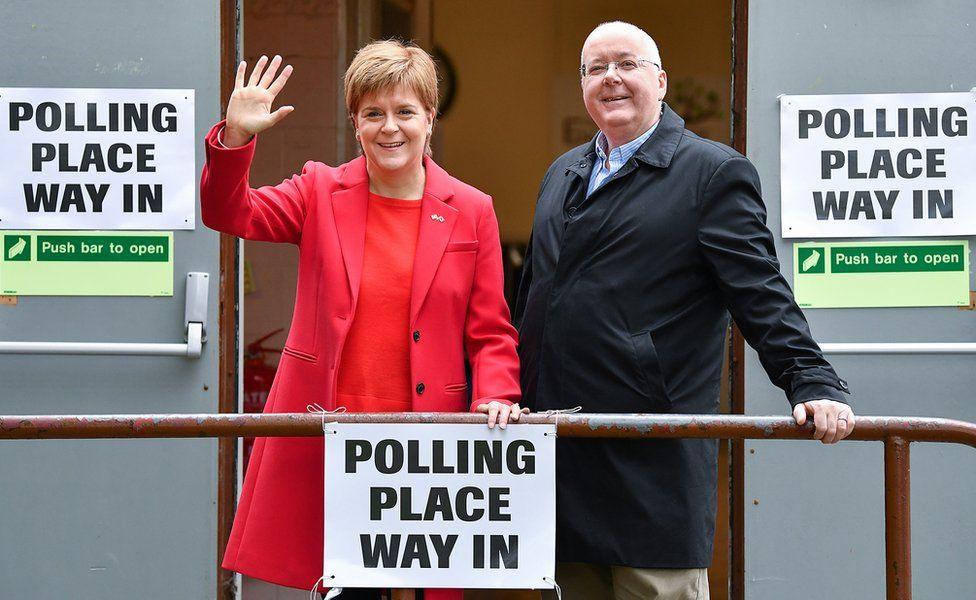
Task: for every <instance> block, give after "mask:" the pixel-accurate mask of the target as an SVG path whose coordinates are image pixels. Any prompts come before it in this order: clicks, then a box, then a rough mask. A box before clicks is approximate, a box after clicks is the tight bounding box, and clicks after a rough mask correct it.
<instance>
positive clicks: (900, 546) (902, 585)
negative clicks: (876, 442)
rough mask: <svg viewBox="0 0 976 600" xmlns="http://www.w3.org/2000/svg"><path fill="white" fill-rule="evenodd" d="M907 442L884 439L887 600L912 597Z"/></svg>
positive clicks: (897, 439) (896, 439)
mask: <svg viewBox="0 0 976 600" xmlns="http://www.w3.org/2000/svg"><path fill="white" fill-rule="evenodd" d="M909 443H910V442H909V441H908V440H906V439H905V438H903V437H898V436H892V437H889V438H886V439H885V441H884V472H885V478H884V481H885V562H886V563H887V564H886V572H887V578H888V594H887V599H888V600H911V598H912V526H911V525H912V510H911V476H910V470H911V461H910V456H909V447H908V445H909Z"/></svg>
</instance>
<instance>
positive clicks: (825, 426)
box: [793, 400, 854, 444]
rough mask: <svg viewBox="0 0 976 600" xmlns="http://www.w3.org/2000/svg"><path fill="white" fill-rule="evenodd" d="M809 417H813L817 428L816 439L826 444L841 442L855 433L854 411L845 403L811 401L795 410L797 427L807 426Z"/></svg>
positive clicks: (798, 405) (799, 405)
mask: <svg viewBox="0 0 976 600" xmlns="http://www.w3.org/2000/svg"><path fill="white" fill-rule="evenodd" d="M807 417H813V424H814V426H815V427H816V431H815V432H814V434H813V437H814V439H817V440H820V441H821V442H823V443H825V444H834V443H836V442H839V441H841V440H842V439H844V438H846V437H847V436H849V435H850V434H851V432H853V431H854V411H853V410H851V407H850V406H848V405H846V404H844V403H843V402H837V401H835V400H811V401H809V402H803V403H801V404H797V405H796V406H795V407H794V408H793V418H794V419H796V424H797V425H803V424H805V423H806V422H807Z"/></svg>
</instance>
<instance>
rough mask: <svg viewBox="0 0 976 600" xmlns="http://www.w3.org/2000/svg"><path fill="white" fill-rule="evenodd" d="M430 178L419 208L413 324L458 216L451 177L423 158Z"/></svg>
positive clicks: (414, 274)
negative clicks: (450, 202) (451, 203)
mask: <svg viewBox="0 0 976 600" xmlns="http://www.w3.org/2000/svg"><path fill="white" fill-rule="evenodd" d="M424 167H425V168H426V171H427V179H426V183H425V185H424V198H423V200H421V202H422V204H421V208H420V230H419V231H418V232H417V253H416V254H415V255H414V260H413V287H412V288H411V290H410V324H411V326H413V324H414V323H416V321H417V314H419V313H420V308H421V307H422V306H423V304H424V300H425V299H426V298H427V292H428V291H429V290H430V284H431V282H433V281H434V274H435V273H436V272H437V266H438V265H439V264H440V263H441V257H442V256H444V249H445V248H447V243H448V242H449V241H450V240H451V232H452V231H453V230H454V223H455V222H456V221H457V218H458V210H457V209H456V208H454V207H453V206H451V205H450V204H448V202H449V201H450V199H451V198H453V197H454V186H453V185H451V177H450V175H448V174H447V173H446V172H444V170H443V169H441V168H440V167H439V166H437V164H436V163H435V162H434V161H433V160H431V159H430V158H427V157H425V158H424Z"/></svg>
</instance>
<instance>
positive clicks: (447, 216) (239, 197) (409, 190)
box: [200, 41, 522, 600]
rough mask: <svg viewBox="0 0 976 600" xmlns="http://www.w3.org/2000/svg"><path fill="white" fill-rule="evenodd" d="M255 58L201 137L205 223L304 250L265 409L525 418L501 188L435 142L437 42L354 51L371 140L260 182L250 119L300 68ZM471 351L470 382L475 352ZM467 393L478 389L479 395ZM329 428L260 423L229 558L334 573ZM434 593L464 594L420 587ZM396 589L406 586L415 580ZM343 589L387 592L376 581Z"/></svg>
mask: <svg viewBox="0 0 976 600" xmlns="http://www.w3.org/2000/svg"><path fill="white" fill-rule="evenodd" d="M280 66H281V58H280V57H278V56H276V57H274V59H273V60H271V62H270V64H269V63H268V61H267V57H261V59H260V60H259V61H258V62H257V64H256V65H255V67H254V70H253V71H252V73H251V75H250V78H249V80H248V81H247V82H245V80H244V78H245V75H246V65H245V64H244V63H241V64H240V66H239V67H238V70H237V79H236V82H235V86H234V93H233V95H232V96H231V99H230V103H229V104H228V106H227V119H226V121H223V122H221V123H218V124H217V125H215V126H214V127H213V129H212V130H211V131H210V133H209V134H208V135H207V138H206V155H207V163H206V166H205V167H204V169H203V176H202V181H201V190H200V198H201V205H202V206H201V214H202V217H203V221H204V223H206V225H207V226H209V227H211V228H213V229H216V230H218V231H223V232H226V233H230V234H233V235H236V236H239V237H242V238H245V239H249V240H261V241H269V242H289V243H292V244H297V245H298V247H299V249H300V254H299V266H298V293H297V298H296V300H295V314H294V319H293V323H292V327H291V331H290V333H289V335H288V341H287V343H286V344H285V348H284V352H283V353H282V356H281V362H280V364H279V366H278V373H277V376H276V377H275V382H274V385H273V386H272V389H271V393H270V395H269V396H268V402H267V406H266V408H265V411H266V412H275V413H282V412H305V411H306V406H308V405H309V404H312V403H317V404H319V405H321V406H323V407H325V408H326V409H329V410H333V409H335V408H337V407H340V406H344V407H345V408H346V409H347V410H349V411H361V412H404V411H424V412H460V411H468V410H472V411H480V412H485V413H488V422H489V426H493V425H494V424H495V423H496V421H497V422H498V423H499V425H500V426H501V427H504V426H505V424H506V423H507V422H508V421H509V419H511V420H512V421H515V420H518V418H519V415H520V414H521V413H522V409H520V408H519V407H518V401H519V395H520V392H519V385H518V357H517V355H516V350H515V346H516V332H515V330H514V329H513V328H512V326H511V324H510V322H509V313H508V307H507V305H506V303H505V300H504V297H503V293H502V289H503V287H502V283H503V282H502V264H501V247H500V244H499V236H498V224H497V221H496V220H495V213H494V210H493V209H492V204H491V198H490V197H488V196H487V195H485V194H483V193H482V192H480V191H478V190H476V189H475V188H473V187H471V186H469V185H466V184H464V183H462V182H460V181H458V180H457V179H454V178H453V177H451V176H450V175H448V174H447V173H446V172H445V171H444V170H443V169H441V168H440V167H438V166H437V165H436V164H435V163H434V161H432V160H431V159H430V157H429V143H430V136H431V131H432V128H433V123H434V116H435V108H436V102H437V77H436V71H435V67H434V63H433V61H432V60H431V58H430V56H428V55H427V53H426V52H424V51H423V50H421V49H420V48H417V47H414V46H410V45H405V44H402V43H400V42H395V41H384V42H376V43H373V44H370V45H368V46H366V47H364V48H363V49H362V50H360V51H359V53H358V54H357V55H356V57H355V59H354V60H353V62H352V64H351V65H350V66H349V70H348V71H347V72H346V76H345V92H346V106H347V109H348V110H349V115H350V117H351V119H352V122H353V124H354V126H355V128H356V138H357V139H358V140H359V143H360V145H361V146H362V151H363V152H362V154H363V155H362V156H360V157H359V158H357V159H355V160H353V161H351V162H348V163H346V164H344V165H340V166H338V167H330V166H328V165H324V164H322V163H319V162H312V161H309V162H307V163H306V164H305V166H304V168H303V169H302V173H301V175H296V176H293V177H292V178H291V179H288V180H286V181H283V182H282V183H281V184H279V185H277V186H273V187H272V186H267V187H262V188H258V189H252V188H250V187H249V185H248V170H249V167H250V164H251V159H252V157H253V156H254V151H255V145H256V143H257V142H256V134H258V133H259V132H261V131H263V130H265V129H267V128H269V127H271V126H272V125H274V124H275V123H277V122H278V121H280V120H281V119H282V118H284V117H285V116H286V115H287V114H288V113H289V112H291V110H292V107H290V106H283V107H280V108H278V109H277V110H274V111H272V110H271V106H272V103H273V101H274V98H275V96H276V95H277V94H278V93H279V92H280V91H281V89H282V87H283V86H284V85H285V82H286V81H287V79H288V76H289V75H290V74H291V71H292V69H291V66H290V65H289V66H286V67H285V68H284V69H282V70H281V71H280V73H279V71H278V69H279V67H280ZM466 362H467V363H468V364H470V367H471V384H470V385H471V390H468V381H467V378H466V376H465V363H466ZM469 394H470V398H472V399H473V401H472V402H471V403H470V405H469V404H468V398H469ZM323 468H324V467H323V442H322V439H321V438H259V439H258V440H257V442H256V443H255V446H254V451H253V454H252V456H251V462H250V463H249V465H248V469H247V477H246V479H245V480H244V488H243V490H242V492H241V498H240V502H239V504H238V508H237V515H236V518H235V521H234V528H233V530H232V531H231V535H230V542H229V543H228V545H227V549H226V552H225V555H224V567H225V568H227V569H230V570H234V571H237V572H240V573H244V574H247V575H249V576H252V577H256V578H259V579H263V580H266V581H270V582H273V583H277V584H280V585H285V586H290V587H296V588H302V589H306V590H307V589H310V588H312V587H313V586H314V585H316V581H317V580H318V579H319V577H320V576H321V574H322V545H323V540H322V531H323V523H322V519H323V516H322V511H323V508H322V505H323V501H322V494H323V475H322V472H323ZM425 592H426V596H425V600H460V598H461V592H460V590H443V589H440V590H434V589H431V590H426V591H425ZM411 595H412V592H404V591H399V592H398V593H397V594H396V597H410V596H411ZM343 597H344V598H345V597H349V598H380V591H379V590H368V591H363V590H347V591H346V592H344V593H343Z"/></svg>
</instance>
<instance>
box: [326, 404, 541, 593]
mask: <svg viewBox="0 0 976 600" xmlns="http://www.w3.org/2000/svg"><path fill="white" fill-rule="evenodd" d="M325 427H326V431H325V553H324V558H325V560H324V565H323V571H324V584H325V585H326V586H327V587H342V588H359V587H380V588H387V587H390V588H469V589H473V588H523V589H541V588H552V587H553V586H552V585H551V584H550V583H547V581H546V580H547V579H548V580H549V581H552V577H553V576H554V573H555V527H556V495H555V473H556V462H555V460H556V428H555V426H554V425H523V424H519V425H510V426H509V427H508V428H507V429H505V430H502V429H500V428H498V427H496V428H494V429H488V428H487V427H486V426H485V425H435V424H353V423H326V426H325Z"/></svg>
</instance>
